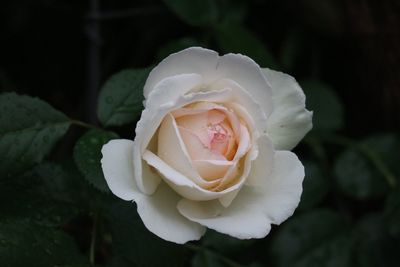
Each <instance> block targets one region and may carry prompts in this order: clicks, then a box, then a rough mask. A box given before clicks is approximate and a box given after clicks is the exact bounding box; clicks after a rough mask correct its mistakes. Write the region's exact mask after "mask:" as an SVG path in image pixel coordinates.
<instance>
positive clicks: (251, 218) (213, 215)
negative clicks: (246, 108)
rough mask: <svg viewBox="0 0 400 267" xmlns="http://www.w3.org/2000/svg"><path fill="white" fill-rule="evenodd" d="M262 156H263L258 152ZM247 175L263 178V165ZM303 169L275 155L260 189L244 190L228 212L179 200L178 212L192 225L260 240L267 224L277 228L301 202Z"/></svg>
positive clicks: (213, 205) (209, 204)
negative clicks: (192, 223)
mask: <svg viewBox="0 0 400 267" xmlns="http://www.w3.org/2000/svg"><path fill="white" fill-rule="evenodd" d="M260 153H265V152H260ZM254 164H257V165H258V166H256V167H255V168H252V172H251V174H250V175H264V173H262V172H261V171H262V170H265V168H263V167H262V166H263V164H264V163H263V162H261V161H255V162H254V163H253V165H254ZM303 178H304V168H303V166H302V164H301V162H300V161H299V160H298V158H297V157H296V155H294V154H293V153H291V152H289V151H277V152H276V154H275V158H274V167H273V173H271V175H270V176H269V177H268V178H267V179H265V184H264V185H263V186H259V187H250V186H244V187H243V188H242V189H241V190H240V192H239V193H238V196H237V197H236V199H235V200H234V201H233V202H232V203H231V205H230V206H229V207H228V208H223V207H222V206H221V205H220V203H219V202H217V201H209V202H195V201H191V200H188V199H182V200H181V201H179V203H178V210H179V212H180V213H181V214H182V215H183V216H185V217H186V218H188V219H189V220H191V221H194V222H198V223H200V224H202V225H204V226H206V227H208V228H211V229H214V230H216V231H218V232H221V233H225V234H228V235H231V236H233V237H237V238H241V239H247V238H263V237H265V236H266V235H267V234H268V233H269V231H270V229H271V225H270V223H274V224H280V223H281V222H283V221H284V220H286V219H287V218H288V217H289V216H291V215H292V214H293V212H294V210H295V208H296V207H297V205H298V203H299V201H300V195H301V191H302V186H301V183H302V181H303Z"/></svg>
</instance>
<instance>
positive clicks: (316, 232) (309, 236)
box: [271, 210, 353, 267]
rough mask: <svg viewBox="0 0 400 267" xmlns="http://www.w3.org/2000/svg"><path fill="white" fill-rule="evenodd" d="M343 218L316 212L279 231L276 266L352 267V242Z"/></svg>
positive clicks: (275, 242) (289, 223) (276, 238)
mask: <svg viewBox="0 0 400 267" xmlns="http://www.w3.org/2000/svg"><path fill="white" fill-rule="evenodd" d="M348 233H349V232H348V225H347V223H346V221H345V220H344V218H343V216H342V215H340V214H337V213H335V212H333V211H330V210H315V211H312V212H310V213H307V214H304V215H301V216H298V217H296V218H293V219H291V220H290V221H289V222H287V223H285V225H283V226H282V229H279V232H278V233H277V236H276V237H275V239H274V240H273V244H272V250H271V251H272V253H273V255H274V257H276V261H277V263H278V266H304V267H308V266H310V267H312V266H332V267H334V266H343V267H345V266H351V264H350V257H351V247H352V242H353V241H352V239H351V238H350V237H349V236H348Z"/></svg>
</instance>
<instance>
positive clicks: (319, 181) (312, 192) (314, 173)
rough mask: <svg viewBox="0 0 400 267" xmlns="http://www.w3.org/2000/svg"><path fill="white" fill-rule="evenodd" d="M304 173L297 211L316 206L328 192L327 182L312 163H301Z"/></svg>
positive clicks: (317, 167)
mask: <svg viewBox="0 0 400 267" xmlns="http://www.w3.org/2000/svg"><path fill="white" fill-rule="evenodd" d="M303 164H304V169H305V172H306V175H305V178H304V182H303V193H302V194H301V201H300V205H299V209H302V210H307V209H311V208H313V207H315V206H316V205H318V204H319V203H320V202H321V201H322V200H323V199H324V198H325V197H326V195H327V194H328V192H329V182H328V179H327V177H324V176H323V174H322V171H321V168H320V167H319V166H318V164H316V163H315V162H313V161H303Z"/></svg>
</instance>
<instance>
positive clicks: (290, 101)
mask: <svg viewBox="0 0 400 267" xmlns="http://www.w3.org/2000/svg"><path fill="white" fill-rule="evenodd" d="M264 74H265V76H266V77H267V79H268V81H269V82H270V83H271V85H272V101H273V106H274V109H273V112H272V114H271V116H270V117H269V118H268V126H267V133H268V135H269V136H270V137H271V140H272V143H273V144H274V146H275V149H277V150H290V149H292V148H294V147H295V146H296V145H297V144H298V143H299V142H300V140H301V139H302V138H303V137H304V136H305V135H306V133H307V132H308V131H309V130H311V128H312V112H310V111H308V110H307V109H306V108H305V96H304V93H303V90H302V89H301V87H300V86H299V84H298V83H297V82H296V80H295V79H294V78H293V77H291V76H289V75H287V74H284V73H282V72H277V71H273V70H270V69H264Z"/></svg>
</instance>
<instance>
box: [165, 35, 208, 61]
mask: <svg viewBox="0 0 400 267" xmlns="http://www.w3.org/2000/svg"><path fill="white" fill-rule="evenodd" d="M199 45H200V43H199V42H198V41H197V40H196V39H194V38H191V37H184V38H180V39H177V40H173V41H171V42H169V43H167V44H165V45H163V46H162V47H161V48H160V49H159V50H158V53H157V58H158V59H159V60H163V59H164V58H166V57H167V56H169V55H170V54H172V53H176V52H178V51H181V50H183V49H186V48H188V47H192V46H199ZM200 46H201V45H200Z"/></svg>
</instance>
